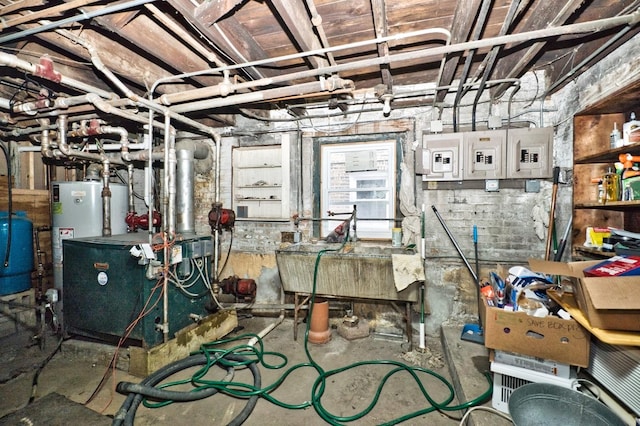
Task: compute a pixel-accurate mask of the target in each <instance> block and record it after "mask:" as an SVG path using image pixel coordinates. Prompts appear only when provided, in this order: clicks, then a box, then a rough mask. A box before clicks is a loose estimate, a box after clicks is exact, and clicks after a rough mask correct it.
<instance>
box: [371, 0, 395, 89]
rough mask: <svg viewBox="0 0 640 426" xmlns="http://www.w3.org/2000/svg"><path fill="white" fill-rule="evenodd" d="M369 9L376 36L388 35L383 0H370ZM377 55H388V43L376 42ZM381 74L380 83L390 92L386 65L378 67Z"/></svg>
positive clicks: (389, 75)
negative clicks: (371, 13) (371, 12)
mask: <svg viewBox="0 0 640 426" xmlns="http://www.w3.org/2000/svg"><path fill="white" fill-rule="evenodd" d="M371 10H372V11H373V27H374V29H375V32H376V37H386V36H387V35H389V27H388V25H387V7H386V4H385V0H371ZM378 56H389V43H387V42H383V43H378ZM380 74H381V75H382V84H383V85H384V86H385V87H386V91H387V92H389V93H391V92H392V90H393V77H392V75H391V70H390V69H389V66H388V65H384V66H382V67H381V69H380Z"/></svg>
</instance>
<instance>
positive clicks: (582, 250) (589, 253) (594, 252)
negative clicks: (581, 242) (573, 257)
mask: <svg viewBox="0 0 640 426" xmlns="http://www.w3.org/2000/svg"><path fill="white" fill-rule="evenodd" d="M574 250H575V252H576V253H577V254H579V255H582V256H585V257H588V258H590V259H593V258H594V256H595V257H602V258H608V257H613V256H615V255H616V253H615V252H612V251H602V250H598V249H596V248H590V247H579V246H578V247H575V248H574Z"/></svg>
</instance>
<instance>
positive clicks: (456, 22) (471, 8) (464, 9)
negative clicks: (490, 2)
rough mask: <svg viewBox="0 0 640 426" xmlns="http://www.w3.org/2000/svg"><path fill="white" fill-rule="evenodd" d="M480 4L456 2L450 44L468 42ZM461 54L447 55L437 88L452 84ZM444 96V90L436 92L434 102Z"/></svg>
mask: <svg viewBox="0 0 640 426" xmlns="http://www.w3.org/2000/svg"><path fill="white" fill-rule="evenodd" d="M481 3H482V0H466V1H458V3H457V5H456V10H455V12H454V15H453V21H452V22H451V44H456V43H464V42H466V41H468V40H469V35H471V30H473V26H474V23H475V21H476V18H477V16H478V13H479V11H480V5H481ZM463 54H464V52H456V53H453V54H451V55H447V59H446V62H445V64H444V68H443V70H442V74H441V75H440V77H439V79H438V87H443V86H449V85H450V84H451V83H452V82H453V79H454V78H455V75H456V70H457V69H458V64H459V63H460V59H461V58H462V55H463ZM446 95H447V90H446V89H442V90H438V92H437V93H436V102H442V101H443V100H444V97H445V96H446Z"/></svg>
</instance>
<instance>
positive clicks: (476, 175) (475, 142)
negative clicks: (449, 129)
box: [463, 130, 507, 180]
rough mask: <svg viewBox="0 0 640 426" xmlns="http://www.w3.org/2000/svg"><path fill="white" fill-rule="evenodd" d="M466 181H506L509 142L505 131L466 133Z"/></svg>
mask: <svg viewBox="0 0 640 426" xmlns="http://www.w3.org/2000/svg"><path fill="white" fill-rule="evenodd" d="M464 147H465V151H464V160H463V162H464V176H463V177H464V179H469V180H472V179H504V178H505V177H506V174H507V173H506V171H507V168H506V161H505V160H506V150H507V141H506V133H505V131H504V130H488V131H482V132H465V133H464Z"/></svg>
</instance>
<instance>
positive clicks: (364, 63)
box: [169, 11, 640, 113]
mask: <svg viewBox="0 0 640 426" xmlns="http://www.w3.org/2000/svg"><path fill="white" fill-rule="evenodd" d="M639 20H640V11H636V12H634V13H631V14H627V15H621V16H616V17H612V18H604V19H599V20H595V21H588V22H581V23H577V24H570V25H564V26H559V27H553V28H545V29H541V30H534V31H527V32H523V33H518V34H509V35H503V36H497V37H492V38H486V39H481V40H474V41H468V42H463V43H457V44H450V45H446V46H442V47H432V48H426V49H421V50H416V51H412V52H406V53H396V54H393V55H388V56H384V57H378V58H371V59H364V60H360V61H353V62H349V63H345V64H340V65H333V66H328V67H325V68H318V69H313V70H308V71H301V72H297V73H292V74H288V75H283V76H279V77H277V79H278V81H286V80H295V79H299V78H308V77H314V76H321V75H330V74H335V73H340V72H343V71H351V70H356V69H359V68H365V67H368V66H372V65H382V64H390V63H393V62H402V61H407V60H415V59H427V58H433V57H435V58H438V60H439V59H441V57H443V56H445V55H447V54H451V53H456V52H464V51H466V50H477V49H481V48H486V47H489V48H492V47H495V46H500V45H507V44H515V43H521V42H530V41H532V40H542V39H545V38H551V37H558V36H563V35H576V34H583V33H588V34H593V33H594V32H601V31H605V30H608V29H611V28H616V27H620V26H625V25H628V26H634V25H636V24H637V23H638V21H639ZM273 60H274V61H276V60H279V58H274V59H273ZM251 64H252V63H250V62H248V63H246V64H244V65H234V66H228V67H219V68H214V69H212V70H210V71H211V72H223V71H227V70H230V69H233V68H238V67H242V66H249V65H251ZM265 81H268V82H273V78H267V79H265ZM240 84H242V83H240ZM199 90H202V92H203V93H207V90H210V89H209V88H203V89H195V90H193V91H192V92H198V91H199ZM236 96H240V97H238V98H235V97H234V96H229V97H227V98H225V99H224V100H221V99H210V100H205V101H200V102H193V103H191V104H184V105H179V106H174V107H170V108H169V109H170V110H172V111H174V112H180V113H186V112H193V111H199V110H203V109H212V108H216V107H219V106H228V105H239V104H241V103H242V102H243V99H242V97H241V96H242V95H236Z"/></svg>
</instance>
